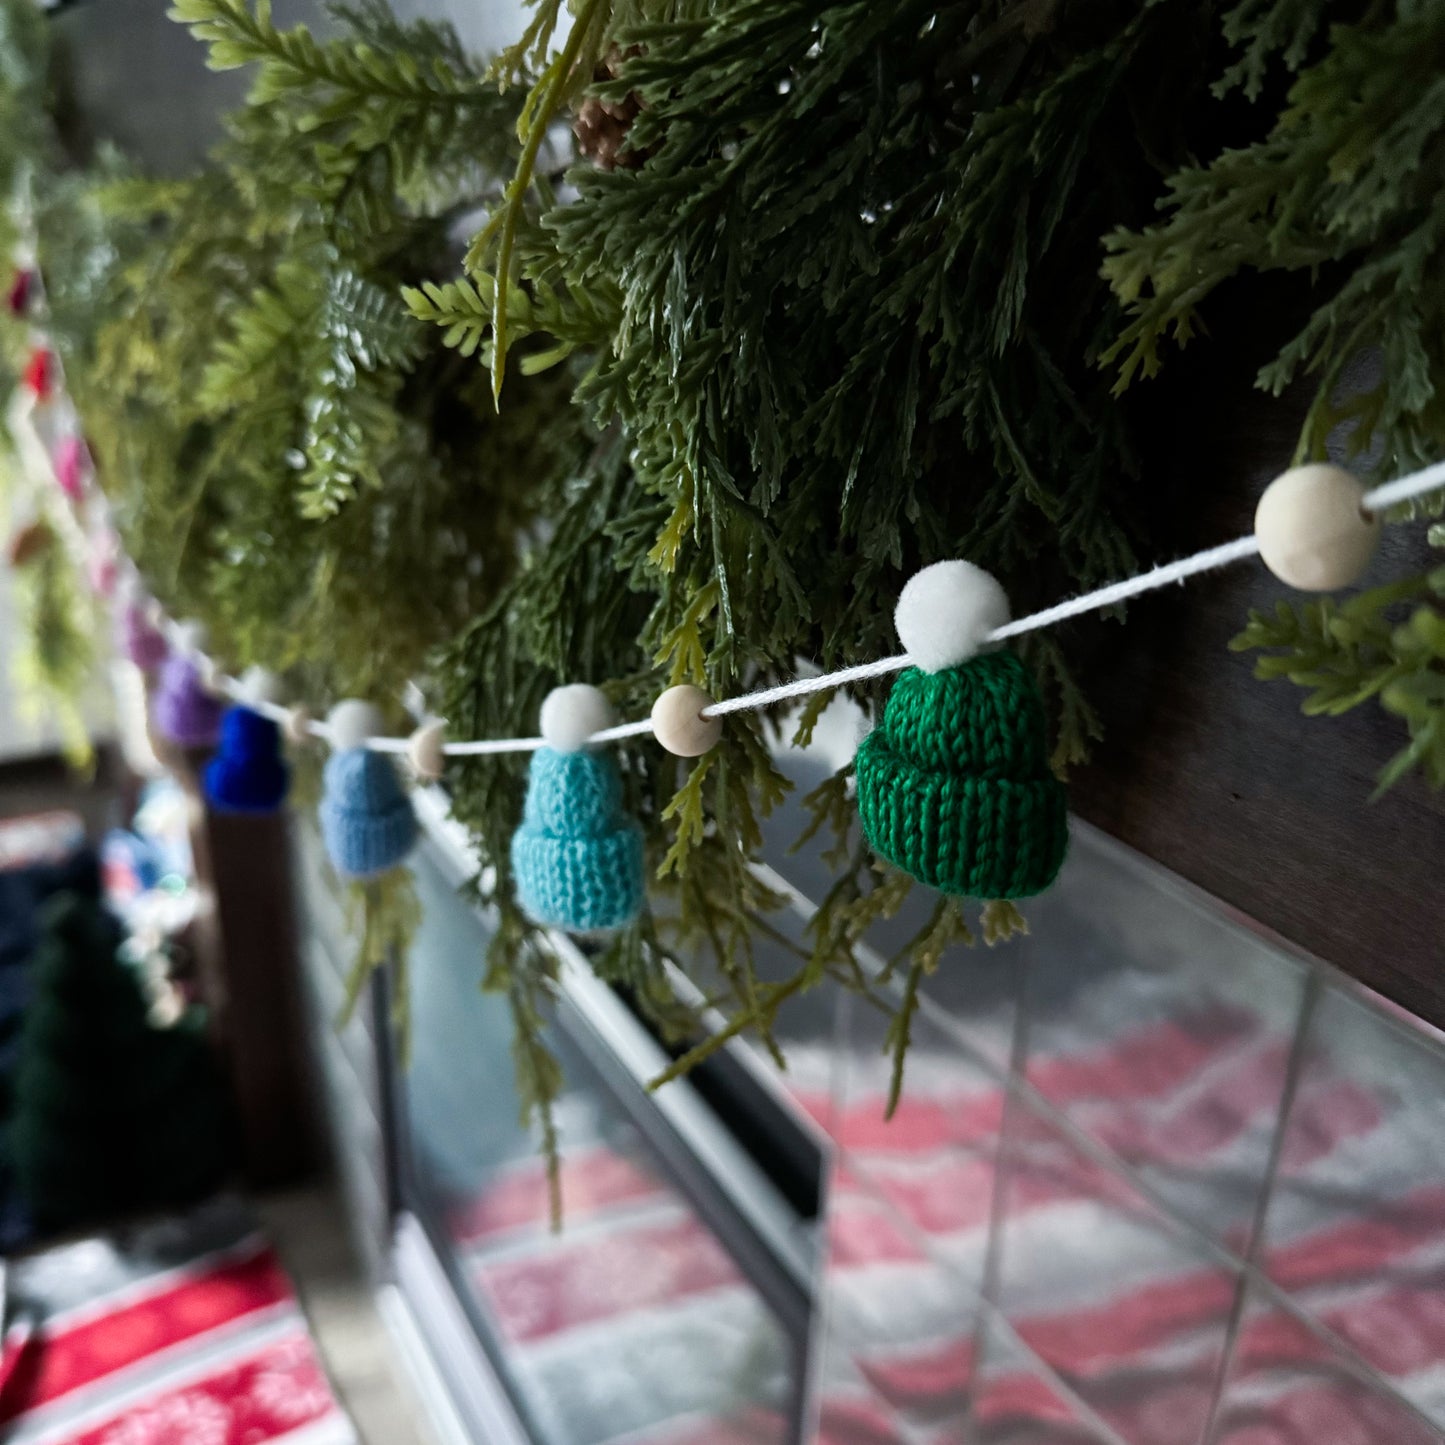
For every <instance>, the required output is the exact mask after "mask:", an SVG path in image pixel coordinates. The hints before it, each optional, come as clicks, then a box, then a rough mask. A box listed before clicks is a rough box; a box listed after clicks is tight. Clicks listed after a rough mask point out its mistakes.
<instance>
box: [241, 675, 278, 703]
mask: <svg viewBox="0 0 1445 1445" xmlns="http://www.w3.org/2000/svg"><path fill="white" fill-rule="evenodd" d="M284 694H285V689H284V688H283V687H282V686H281V679H280V678H279V677H277V676H276V674H275V673H274V672H268V671H267V670H266V669H265V668H264V667H248V668H247V669H246V671H245V673H244V675H243V676H242V678H241V688H240V700H241V702H243V703H250V704H251V705H252V706H254V705H255V704H256V703H260V702H269V703H279V702H280V701H281V699H282V697H283V696H284Z"/></svg>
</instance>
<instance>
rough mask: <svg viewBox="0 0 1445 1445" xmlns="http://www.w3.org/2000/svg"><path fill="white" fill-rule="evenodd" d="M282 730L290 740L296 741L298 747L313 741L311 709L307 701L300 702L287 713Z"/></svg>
mask: <svg viewBox="0 0 1445 1445" xmlns="http://www.w3.org/2000/svg"><path fill="white" fill-rule="evenodd" d="M281 731H282V732H283V733H285V734H286V739H287V741H288V742H292V743H295V745H296V746H297V747H298V748H299V747H304V746H305V745H306V744H307V743H309V742H310V741H311V709H310V708H309V707H307V706H306V704H305V703H300V702H298V703H297V704H296V706H295V707H293V708H292V709H291V711H290V712H288V713H287V714H286V721H285V722H284V723H282V724H281Z"/></svg>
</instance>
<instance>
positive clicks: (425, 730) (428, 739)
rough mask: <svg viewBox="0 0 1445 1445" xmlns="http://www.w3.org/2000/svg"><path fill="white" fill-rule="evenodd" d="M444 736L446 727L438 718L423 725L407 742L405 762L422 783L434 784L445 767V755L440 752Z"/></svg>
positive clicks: (444, 740)
mask: <svg viewBox="0 0 1445 1445" xmlns="http://www.w3.org/2000/svg"><path fill="white" fill-rule="evenodd" d="M446 736H447V725H446V724H445V723H444V722H442V721H441V720H440V719H439V718H438V719H435V720H434V721H432V722H429V723H423V724H422V725H421V727H419V728H418V729H417V730H416V731H415V732H414V733H413V734H412V735H411V737H410V738H409V739H408V740H407V744H406V757H407V761H408V762H409V763H410V764H411V770H412V772H413V773H415V774H416V776H417V777H418V778H419V779H420V780H421V781H422V782H424V783H434V782H436V780H437V779H438V778H439V777H441V775H442V770H443V769H444V768H445V767H446V762H447V760H446V754H445V753H444V752H443V751H442V745H443V744H444V743H445V742H446Z"/></svg>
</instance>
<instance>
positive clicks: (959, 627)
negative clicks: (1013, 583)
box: [893, 561, 1009, 672]
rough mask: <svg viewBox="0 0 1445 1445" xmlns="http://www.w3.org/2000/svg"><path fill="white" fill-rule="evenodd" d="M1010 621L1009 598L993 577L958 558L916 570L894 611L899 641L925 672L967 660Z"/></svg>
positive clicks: (954, 665) (939, 670) (955, 665)
mask: <svg viewBox="0 0 1445 1445" xmlns="http://www.w3.org/2000/svg"><path fill="white" fill-rule="evenodd" d="M1008 620H1009V606H1008V597H1007V596H1006V595H1005V593H1004V590H1003V588H1002V587H1000V586H999V584H998V581H997V579H995V578H994V577H992V576H991V575H990V574H989V573H987V572H985V571H984V570H983V568H982V567H975V566H974V565H973V563H972V562H962V561H960V562H935V563H934V564H933V566H931V567H925V568H924V569H923V570H922V571H921V572H915V573H914V574H913V576H912V577H910V578H909V579H908V583H907V585H906V586H905V587H904V589H903V591H902V592H900V593H899V594H898V606H897V608H896V609H895V611H894V613H893V625H894V626H895V627H896V628H897V629H898V640H899V641H900V642H901V643H902V644H903V649H904V651H905V652H907V654H908V655H909V657H910V658H912V660H913V664H914V666H915V667H921V668H922V669H923V671H924V672H942V671H943V670H944V669H945V668H949V667H957V666H958V664H959V663H960V662H967V661H968V659H969V658H970V657H972V656H974V654H975V653H978V652H981V651H982V650H983V649H984V648H985V647H986V646H988V642H987V638H988V635H989V633H990V632H992V631H993V630H994V628H996V627H1002V626H1003V625H1004V623H1005V622H1007V621H1008Z"/></svg>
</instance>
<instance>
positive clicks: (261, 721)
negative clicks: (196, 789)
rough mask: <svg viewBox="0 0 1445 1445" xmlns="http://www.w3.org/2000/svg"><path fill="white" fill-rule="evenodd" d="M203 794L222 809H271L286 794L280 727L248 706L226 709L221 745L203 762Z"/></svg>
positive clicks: (222, 725)
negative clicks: (218, 749) (206, 761)
mask: <svg viewBox="0 0 1445 1445" xmlns="http://www.w3.org/2000/svg"><path fill="white" fill-rule="evenodd" d="M203 781H204V783H205V788H206V796H207V797H208V798H209V799H210V800H211V802H212V803H213V804H214V805H215V806H216V807H217V808H220V809H221V810H222V811H224V812H229V813H272V812H275V810H276V809H277V808H278V807H280V806H281V799H282V798H284V797H285V796H286V783H287V770H286V764H285V762H284V761H283V760H282V757H281V730H280V729H279V728H278V727H277V726H276V724H275V723H273V722H272V721H271V720H270V718H265V717H262V716H261V714H260V713H258V712H252V710H251V709H250V708H248V707H233V708H228V709H227V710H226V714H225V716H224V717H222V719H221V746H220V751H219V752H217V754H216V756H215V757H213V758H212V759H211V761H210V762H209V763H207V764H206V771H205V773H204V775H203Z"/></svg>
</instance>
